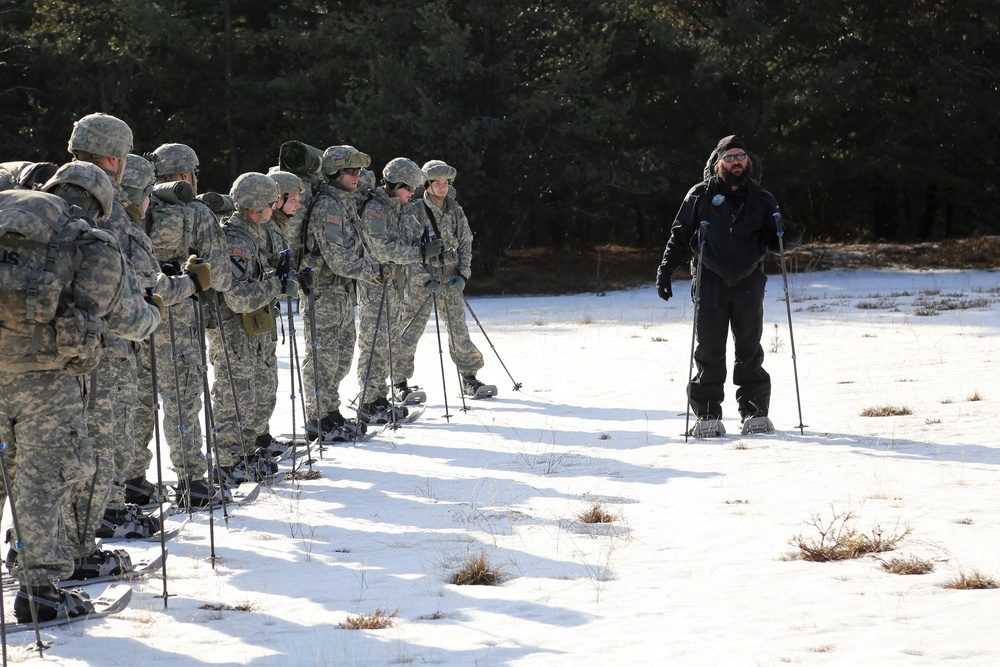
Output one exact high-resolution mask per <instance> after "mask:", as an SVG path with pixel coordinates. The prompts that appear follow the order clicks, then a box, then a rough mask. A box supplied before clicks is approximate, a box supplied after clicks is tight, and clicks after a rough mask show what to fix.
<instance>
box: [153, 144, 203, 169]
mask: <svg viewBox="0 0 1000 667" xmlns="http://www.w3.org/2000/svg"><path fill="white" fill-rule="evenodd" d="M150 162H152V163H153V168H154V169H155V170H156V176H157V177H160V176H169V175H170V174H195V173H198V154H197V153H195V152H194V149H192V148H191V147H190V146H187V145H185V144H162V145H161V146H160V147H159V148H157V149H156V150H155V151H153V154H152V157H151V158H150Z"/></svg>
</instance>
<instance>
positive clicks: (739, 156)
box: [722, 153, 747, 162]
mask: <svg viewBox="0 0 1000 667" xmlns="http://www.w3.org/2000/svg"><path fill="white" fill-rule="evenodd" d="M746 159H747V154H746V153H737V154H736V155H723V156H722V161H723V162H733V161H735V160H746Z"/></svg>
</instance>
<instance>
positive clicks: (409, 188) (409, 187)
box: [396, 183, 416, 192]
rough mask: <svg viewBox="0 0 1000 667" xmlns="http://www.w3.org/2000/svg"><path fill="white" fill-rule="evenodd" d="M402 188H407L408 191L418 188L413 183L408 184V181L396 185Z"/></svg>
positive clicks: (397, 187)
mask: <svg viewBox="0 0 1000 667" xmlns="http://www.w3.org/2000/svg"><path fill="white" fill-rule="evenodd" d="M400 188H402V189H403V190H406V191H407V192H413V191H414V190H416V188H415V187H413V186H412V185H407V184H406V183H399V184H398V185H397V186H396V189H397V190H399V189H400Z"/></svg>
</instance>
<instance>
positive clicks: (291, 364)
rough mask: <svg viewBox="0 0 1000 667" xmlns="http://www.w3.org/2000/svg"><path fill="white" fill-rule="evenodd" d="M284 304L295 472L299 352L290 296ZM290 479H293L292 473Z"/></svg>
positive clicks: (293, 468) (300, 384)
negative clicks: (296, 381) (296, 394)
mask: <svg viewBox="0 0 1000 667" xmlns="http://www.w3.org/2000/svg"><path fill="white" fill-rule="evenodd" d="M285 305H286V306H287V308H288V370H289V373H288V375H289V381H290V383H291V390H290V394H289V398H291V400H292V443H291V445H289V446H290V447H291V448H292V472H293V473H294V472H295V459H296V455H295V450H296V449H297V447H298V446H297V445H296V444H295V439H296V437H297V436H296V433H295V407H296V406H295V369H296V368H297V367H298V365H299V354H298V348H297V347H296V346H295V317H294V316H293V315H292V297H290V296H286V297H285ZM299 389H302V380H301V379H300V380H299ZM292 481H295V477H294V475H293V477H292Z"/></svg>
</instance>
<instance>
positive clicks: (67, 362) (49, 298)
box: [0, 190, 121, 375]
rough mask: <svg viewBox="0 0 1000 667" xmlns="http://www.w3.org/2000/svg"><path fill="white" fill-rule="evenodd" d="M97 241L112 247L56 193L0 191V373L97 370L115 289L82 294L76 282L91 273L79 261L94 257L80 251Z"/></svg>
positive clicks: (107, 238) (89, 265) (88, 264)
mask: <svg viewBox="0 0 1000 667" xmlns="http://www.w3.org/2000/svg"><path fill="white" fill-rule="evenodd" d="M102 241H103V242H105V243H108V244H110V245H111V246H112V248H114V247H115V246H114V241H113V240H111V237H110V235H108V234H107V233H105V232H102V231H100V230H95V229H93V228H92V227H91V226H90V224H89V223H88V222H87V221H86V220H82V219H80V218H78V217H74V215H73V214H71V211H70V208H69V206H68V205H67V203H66V202H65V201H64V200H63V199H61V198H59V197H57V196H55V195H51V194H48V193H45V192H35V191H29V190H12V191H8V192H0V313H2V315H0V317H2V321H0V371H3V372H11V373H23V372H28V371H48V370H58V369H66V370H67V371H68V372H69V373H70V374H71V375H81V374H83V373H87V372H89V371H91V370H93V369H94V368H95V367H96V366H97V364H98V363H99V362H100V360H101V357H102V356H103V354H104V333H105V329H106V324H105V321H104V319H103V316H104V315H105V314H106V312H107V308H108V304H109V303H113V302H114V301H115V300H117V299H118V297H119V291H120V289H121V288H120V285H118V284H117V283H116V284H113V285H106V286H105V287H104V288H103V289H101V288H95V289H92V290H90V295H89V296H88V290H87V289H81V286H80V285H77V284H76V283H77V275H78V272H79V273H80V275H84V274H86V273H88V271H90V269H92V268H93V267H92V264H93V262H92V261H85V260H89V259H92V258H94V254H93V253H92V252H89V251H88V250H87V248H86V246H88V245H90V244H95V243H98V244H99V243H101V242H102ZM114 252H116V253H117V252H118V251H117V250H114ZM115 268H117V267H115ZM91 272H92V271H91ZM98 273H100V272H98ZM93 278H94V280H98V279H104V277H103V276H93ZM82 282H83V283H85V284H91V283H93V282H94V281H92V280H90V279H89V278H85V279H84V280H83V281H82ZM119 282H120V281H119ZM96 284H99V283H96ZM100 292H104V293H103V294H102V293H100Z"/></svg>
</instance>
